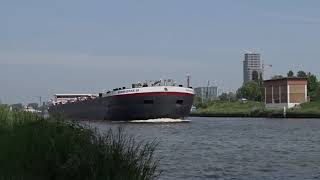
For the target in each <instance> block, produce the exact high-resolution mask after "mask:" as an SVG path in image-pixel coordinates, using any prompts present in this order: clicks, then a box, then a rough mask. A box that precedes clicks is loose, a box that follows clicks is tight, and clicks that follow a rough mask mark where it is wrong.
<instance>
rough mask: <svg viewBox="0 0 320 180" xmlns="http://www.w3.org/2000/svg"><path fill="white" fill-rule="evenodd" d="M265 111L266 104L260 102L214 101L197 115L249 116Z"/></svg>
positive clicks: (200, 109)
mask: <svg viewBox="0 0 320 180" xmlns="http://www.w3.org/2000/svg"><path fill="white" fill-rule="evenodd" d="M262 109H264V104H263V103H260V102H247V103H241V102H224V101H214V102H211V103H210V104H208V106H207V107H206V108H199V109H198V110H197V112H196V113H212V114H215V113H217V114H238V113H243V114H249V113H251V112H252V111H257V110H262Z"/></svg>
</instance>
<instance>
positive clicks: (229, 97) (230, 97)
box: [219, 92, 237, 101]
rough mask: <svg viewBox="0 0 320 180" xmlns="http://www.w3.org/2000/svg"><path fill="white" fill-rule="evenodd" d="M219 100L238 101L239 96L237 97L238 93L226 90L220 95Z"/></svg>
mask: <svg viewBox="0 0 320 180" xmlns="http://www.w3.org/2000/svg"><path fill="white" fill-rule="evenodd" d="M219 100H220V101H236V100H237V97H236V94H235V93H233V92H229V93H226V92H224V93H222V94H221V95H220V96H219Z"/></svg>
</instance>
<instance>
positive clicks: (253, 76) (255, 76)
mask: <svg viewBox="0 0 320 180" xmlns="http://www.w3.org/2000/svg"><path fill="white" fill-rule="evenodd" d="M252 80H253V81H256V82H258V81H259V73H258V71H253V72H252Z"/></svg>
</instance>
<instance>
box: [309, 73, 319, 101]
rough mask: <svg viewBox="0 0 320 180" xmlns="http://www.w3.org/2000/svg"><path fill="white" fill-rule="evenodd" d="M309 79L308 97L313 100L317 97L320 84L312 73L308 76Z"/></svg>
mask: <svg viewBox="0 0 320 180" xmlns="http://www.w3.org/2000/svg"><path fill="white" fill-rule="evenodd" d="M307 79H308V95H309V96H310V97H311V98H315V97H316V96H317V93H318V92H317V91H318V89H319V88H318V87H319V83H318V80H317V77H316V76H315V75H314V74H311V73H310V72H309V73H308V75H307Z"/></svg>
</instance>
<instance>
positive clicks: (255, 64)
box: [243, 53, 262, 83]
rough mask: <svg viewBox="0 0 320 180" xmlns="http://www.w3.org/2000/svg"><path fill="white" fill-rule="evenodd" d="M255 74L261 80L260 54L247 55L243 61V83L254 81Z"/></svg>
mask: <svg viewBox="0 0 320 180" xmlns="http://www.w3.org/2000/svg"><path fill="white" fill-rule="evenodd" d="M254 72H255V73H257V74H258V78H259V76H260V74H261V73H262V65H261V56H260V54H258V53H246V54H244V61H243V83H246V82H248V81H252V80H253V73H254Z"/></svg>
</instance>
